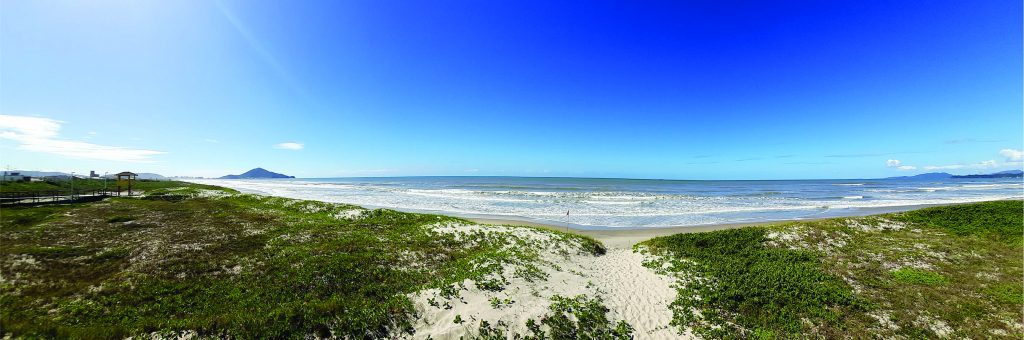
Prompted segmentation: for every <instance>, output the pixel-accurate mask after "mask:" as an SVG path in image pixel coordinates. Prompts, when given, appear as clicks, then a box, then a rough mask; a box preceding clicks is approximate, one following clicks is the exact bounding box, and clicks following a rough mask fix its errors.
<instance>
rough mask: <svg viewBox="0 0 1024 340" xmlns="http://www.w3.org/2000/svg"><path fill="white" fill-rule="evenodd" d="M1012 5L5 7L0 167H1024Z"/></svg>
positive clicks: (664, 170)
mask: <svg viewBox="0 0 1024 340" xmlns="http://www.w3.org/2000/svg"><path fill="white" fill-rule="evenodd" d="M1021 6H1022V4H1021V2H1020V1H979V2H963V1H920V2H910V1H901V2H892V1H844V2H839V1H790V2H777V1H772V2H768V1H765V2H754V1H736V2H730V3H729V4H728V5H726V4H723V3H722V2H717V1H681V2H680V1H666V2H645V3H641V2H625V1H623V2H593V3H589V4H586V5H581V4H577V3H562V4H558V3H552V2H549V1H538V2H531V1H509V2H498V1H464V2H459V1H454V2H445V3H439V2H436V1H429V2H428V1H422V2H420V1H342V2H339V1H330V2H328V1H323V2H313V1H287V2H271V1H265V2H254V1H221V2H217V1H90V2H81V1H47V2H41V1H4V2H0V115H3V117H0V165H2V166H4V167H5V168H6V167H8V166H9V167H12V168H15V169H40V170H42V169H45V170H65V171H71V170H74V171H79V172H83V171H88V170H97V171H99V172H104V171H109V172H114V171H121V170H124V169H130V170H134V171H137V172H157V173H161V174H165V175H193V176H195V175H198V176H220V175H223V174H227V173H240V172H243V171H245V170H247V169H249V168H252V167H256V166H262V167H265V168H267V169H270V170H273V171H278V172H283V173H287V174H292V175H296V176H299V177H333V176H399V175H512V176H593V177H638V178H680V179H785V178H869V177H885V176H897V175H907V174H915V173H921V172H929V171H948V172H953V173H981V172H991V171H998V170H1005V169H1013V168H1020V167H1021V151H1020V150H1021V149H1022V140H1024V135H1022V132H1024V114H1022V111H1024V108H1022V101H1024V99H1022V85H1021V84H1022V66H1021V65H1022V47H1021V44H1022V43H1021V41H1022V34H1021V28H1022V20H1021V16H1022V15H1021V13H1022V8H1021Z"/></svg>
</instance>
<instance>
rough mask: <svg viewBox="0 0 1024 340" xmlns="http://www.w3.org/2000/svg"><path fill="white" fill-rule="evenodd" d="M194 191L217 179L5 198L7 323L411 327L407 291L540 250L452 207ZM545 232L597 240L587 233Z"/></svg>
mask: <svg viewBox="0 0 1024 340" xmlns="http://www.w3.org/2000/svg"><path fill="white" fill-rule="evenodd" d="M155 189H156V188H154V192H155V193H158V194H159V193H161V192H158V191H156V190H155ZM195 190H209V188H208V187H200V186H188V187H186V189H173V190H170V189H169V190H165V191H163V192H162V194H163V195H166V194H169V193H174V192H182V191H184V192H187V193H189V194H188V195H184V196H185V197H182V198H181V199H162V198H161V199H138V198H111V199H107V200H104V201H102V202H93V203H80V204H68V205H48V206H40V207H26V208H22V207H18V208H4V209H3V211H2V212H0V243H2V244H3V245H4V247H0V270H2V272H3V280H2V281H0V305H2V306H3V308H0V333H2V334H10V335H13V336H16V337H18V336H22V337H54V338H121V337H125V336H133V335H140V334H149V333H154V332H156V333H160V334H172V335H173V334H179V333H180V332H185V331H191V332H196V333H197V334H198V335H204V336H216V337H222V336H227V337H236V338H303V337H310V336H338V337H351V338H366V337H371V338H375V337H385V336H394V335H397V334H407V333H409V332H411V331H412V329H411V320H412V318H413V313H414V310H413V306H412V304H411V302H410V300H409V298H408V297H407V295H409V294H410V293H413V292H417V291H420V290H423V289H428V288H445V287H451V286H452V285H453V284H456V283H459V282H463V281H464V280H467V279H468V280H474V281H477V285H479V286H488V285H489V286H490V287H492V288H493V289H503V287H502V284H503V283H502V282H501V281H500V280H499V281H495V280H493V277H495V275H494V273H495V271H496V270H499V269H500V268H501V264H503V263H510V262H517V263H521V264H525V265H528V264H529V262H530V261H532V260H533V257H531V255H532V253H531V252H530V250H531V249H533V247H534V245H531V244H529V243H528V242H525V241H523V240H514V241H515V242H523V243H521V244H515V245H513V246H514V247H513V246H510V245H509V244H508V242H512V241H510V240H509V239H508V238H505V237H501V235H496V234H492V233H486V232H480V233H469V234H451V233H439V232H436V231H435V230H434V229H433V228H432V227H431V226H434V225H442V224H455V225H457V224H462V223H468V222H467V221H463V220H459V219H456V218H451V217H445V216H437V215H427V214H411V213H402V212H397V211H392V210H383V209H381V210H372V211H371V210H364V209H362V208H359V207H355V206H349V205H343V204H329V203H323V202H314V201H298V200H289V199H282V198H275V197H265V196H256V195H193V194H192V193H193V192H194V191H195ZM157 196H160V195H157ZM542 232H546V233H554V234H558V235H560V236H559V237H558V238H556V239H557V240H561V241H559V242H562V241H564V242H569V243H571V244H572V246H573V247H575V248H574V249H577V250H578V251H580V252H588V253H598V252H601V251H603V246H601V245H600V243H598V242H596V241H594V240H593V239H589V238H584V237H581V236H577V235H570V234H560V233H556V232H551V231H542ZM509 249H513V250H509ZM495 263H497V264H498V265H481V264H495ZM524 267H525V268H528V266H524ZM524 275H529V273H528V271H526V272H524Z"/></svg>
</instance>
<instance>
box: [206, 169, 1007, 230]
mask: <svg viewBox="0 0 1024 340" xmlns="http://www.w3.org/2000/svg"><path fill="white" fill-rule="evenodd" d="M516 180H518V181H524V179H509V181H516ZM495 181H498V180H495ZM534 181H540V180H534ZM545 181H558V179H545ZM593 181H598V182H599V181H601V180H593ZM197 182H201V183H207V184H214V185H221V186H226V187H230V188H234V189H237V190H239V191H242V192H246V193H259V194H267V195H274V196H282V197H288V198H298V199H311V200H319V201H326V202H336V203H349V204H355V205H361V206H364V207H368V208H393V209H399V210H407V211H420V212H434V213H444V214H453V215H461V216H479V217H488V216H492V217H502V218H510V219H525V220H536V221H540V222H548V223H557V224H563V223H570V224H574V225H583V226H604V227H664V226H685V225H703V224H715V223H736V222H747V221H763V220H783V219H800V218H815V217H822V216H837V215H849V214H859V213H860V212H862V211H869V210H870V211H874V210H872V209H890V208H894V207H904V206H916V205H932V204H949V203H961V202H976V201H985V200H997V199H1006V198H1021V197H1024V195H1022V191H1024V185H1022V184H1021V183H1019V182H1006V181H1004V182H994V183H984V182H980V183H979V182H969V183H956V182H951V183H945V182H930V183H929V184H930V185H927V186H921V185H920V183H918V184H916V185H915V184H913V183H888V182H878V183H876V182H871V183H838V184H836V183H832V182H826V181H823V182H821V183H817V182H808V181H794V182H785V181H783V182H765V183H748V182H729V181H723V182H712V183H703V182H699V183H690V182H686V183H668V184H660V182H659V184H658V185H653V184H650V183H642V184H643V185H640V186H630V183H627V184H621V183H611V184H608V183H605V182H599V183H598V184H599V185H591V187H587V186H585V185H581V184H579V183H554V184H549V183H542V184H544V185H533V186H531V185H526V184H524V185H520V184H519V183H512V184H508V183H497V184H489V183H483V184H475V183H474V184H472V185H466V184H464V183H457V182H455V183H447V182H444V181H442V180H437V179H433V180H431V181H430V182H417V181H416V180H414V179H405V180H404V181H400V180H395V181H394V182H390V181H389V182H382V181H380V180H377V181H369V180H367V181H361V182H360V181H351V180H349V181H343V180H339V181H337V182H331V181H323V180H197ZM438 183H440V184H438ZM612 184H614V185H612ZM854 184H862V185H854ZM659 185H664V186H666V187H665V188H663V187H661V186H659ZM553 187H567V188H568V189H566V190H555V189H552V188H553ZM509 188H514V189H512V190H510V189H509ZM765 193H771V194H770V195H766V194H765ZM566 211H569V216H568V217H566V215H565V212H566Z"/></svg>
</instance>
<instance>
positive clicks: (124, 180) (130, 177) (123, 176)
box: [115, 171, 139, 196]
mask: <svg viewBox="0 0 1024 340" xmlns="http://www.w3.org/2000/svg"><path fill="white" fill-rule="evenodd" d="M115 176H117V195H118V196H121V188H122V187H125V188H127V189H128V196H131V195H132V183H133V182H135V178H136V177H139V175H138V174H136V173H134V172H130V171H122V172H119V173H117V175H115Z"/></svg>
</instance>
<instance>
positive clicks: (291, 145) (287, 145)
mask: <svg viewBox="0 0 1024 340" xmlns="http://www.w3.org/2000/svg"><path fill="white" fill-rule="evenodd" d="M304 147H305V145H303V144H302V143H296V142H284V143H277V144H274V148H275V149H284V150H302V148H304Z"/></svg>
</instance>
